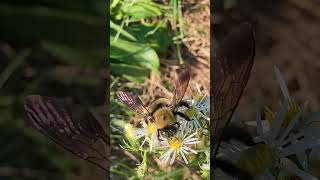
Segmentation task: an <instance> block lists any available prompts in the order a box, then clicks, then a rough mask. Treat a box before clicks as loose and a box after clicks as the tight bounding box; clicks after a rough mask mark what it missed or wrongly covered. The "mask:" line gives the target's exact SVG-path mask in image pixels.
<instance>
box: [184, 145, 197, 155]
mask: <svg viewBox="0 0 320 180" xmlns="http://www.w3.org/2000/svg"><path fill="white" fill-rule="evenodd" d="M186 148H187V149H188V150H189V151H190V152H192V153H193V154H198V153H197V151H195V150H193V149H191V148H189V147H186Z"/></svg>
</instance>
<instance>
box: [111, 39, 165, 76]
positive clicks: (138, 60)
mask: <svg viewBox="0 0 320 180" xmlns="http://www.w3.org/2000/svg"><path fill="white" fill-rule="evenodd" d="M110 46H111V48H110V58H112V61H111V62H122V63H125V64H131V65H135V66H140V67H144V68H148V69H150V70H152V71H158V69H159V67H160V62H159V57H158V55H157V53H156V52H155V50H154V49H153V48H151V47H149V46H148V45H146V44H142V43H134V42H130V41H126V40H123V39H121V38H118V39H117V40H116V41H114V37H113V36H111V37H110Z"/></svg>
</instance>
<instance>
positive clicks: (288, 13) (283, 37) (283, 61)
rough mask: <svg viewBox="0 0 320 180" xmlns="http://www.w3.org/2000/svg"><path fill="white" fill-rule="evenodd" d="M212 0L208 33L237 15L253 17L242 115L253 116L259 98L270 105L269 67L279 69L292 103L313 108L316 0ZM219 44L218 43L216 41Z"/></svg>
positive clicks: (317, 92) (319, 53)
mask: <svg viewBox="0 0 320 180" xmlns="http://www.w3.org/2000/svg"><path fill="white" fill-rule="evenodd" d="M231 1H232V0H229V1H225V3H224V2H222V1H216V6H215V8H214V12H215V13H214V14H213V15H211V18H213V21H214V24H212V26H213V28H214V33H215V32H216V33H215V34H214V35H213V36H214V38H215V39H217V40H218V41H217V42H219V40H221V38H222V36H223V35H225V33H226V32H228V30H229V29H231V28H232V27H233V26H236V25H237V24H239V23H240V22H243V21H249V22H250V21H251V22H253V23H254V27H255V33H256V57H255V63H254V66H253V69H252V73H251V77H250V80H249V82H248V85H247V88H246V90H245V92H244V95H243V97H242V99H241V101H240V104H239V106H238V109H237V114H238V116H239V117H240V119H242V120H253V119H254V115H255V106H256V103H257V102H259V103H261V104H264V105H268V106H271V107H275V105H276V103H277V102H278V100H279V98H280V97H281V91H280V88H279V86H278V83H277V82H276V80H275V78H274V71H273V67H274V66H277V67H278V68H279V69H280V71H281V72H282V74H283V76H284V78H285V81H286V83H287V86H288V88H289V92H290V93H291V96H292V97H293V98H294V99H295V100H297V102H298V103H300V104H303V103H304V102H306V101H308V103H309V107H310V109H312V110H319V108H320V107H319V100H320V86H319V84H318V76H319V70H320V61H319V57H320V49H319V45H320V43H319V42H320V41H319V40H320V24H319V22H320V21H319V20H320V13H319V8H320V3H319V2H317V1H313V0H306V1H299V0H286V1H284V0H282V1H273V0H271V1H254V0H243V1H241V3H240V1H237V0H234V1H233V2H235V4H233V6H231V5H230V3H229V6H231V7H227V5H228V4H226V2H231ZM217 44H219V43H217Z"/></svg>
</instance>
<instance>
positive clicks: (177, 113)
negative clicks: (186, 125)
mask: <svg viewBox="0 0 320 180" xmlns="http://www.w3.org/2000/svg"><path fill="white" fill-rule="evenodd" d="M174 114H175V115H179V116H180V117H182V118H184V119H185V120H187V121H191V119H190V118H189V117H188V116H187V115H185V114H183V113H182V112H179V111H176V112H175V113H174Z"/></svg>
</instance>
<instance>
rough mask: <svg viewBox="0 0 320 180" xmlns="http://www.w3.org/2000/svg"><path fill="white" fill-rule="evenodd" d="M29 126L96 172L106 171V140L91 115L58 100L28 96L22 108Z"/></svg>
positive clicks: (107, 142)
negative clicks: (86, 162) (92, 166)
mask: <svg viewBox="0 0 320 180" xmlns="http://www.w3.org/2000/svg"><path fill="white" fill-rule="evenodd" d="M24 108H25V111H26V113H27V116H28V117H29V119H30V122H31V123H32V125H33V126H34V127H35V128H36V129H37V130H38V131H40V132H41V133H42V134H44V135H46V136H48V137H49V138H50V139H52V140H53V141H55V142H56V143H58V144H59V145H61V146H62V147H64V148H65V149H67V150H68V151H70V152H72V153H74V154H75V155H77V156H78V157H80V158H82V159H84V160H87V161H89V162H91V163H93V164H95V165H96V166H98V167H99V168H101V169H103V170H105V171H106V172H108V171H109V168H108V164H109V162H108V158H107V150H108V149H109V138H108V136H107V134H106V132H105V131H104V129H103V128H102V126H101V125H100V124H99V122H98V121H97V120H96V119H95V118H94V117H93V115H92V114H91V113H90V112H89V111H87V110H84V109H82V108H81V107H79V106H78V105H76V104H72V103H67V102H65V101H63V100H60V99H55V98H51V97H44V96H39V95H29V96H27V97H26V99H25V104H24Z"/></svg>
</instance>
